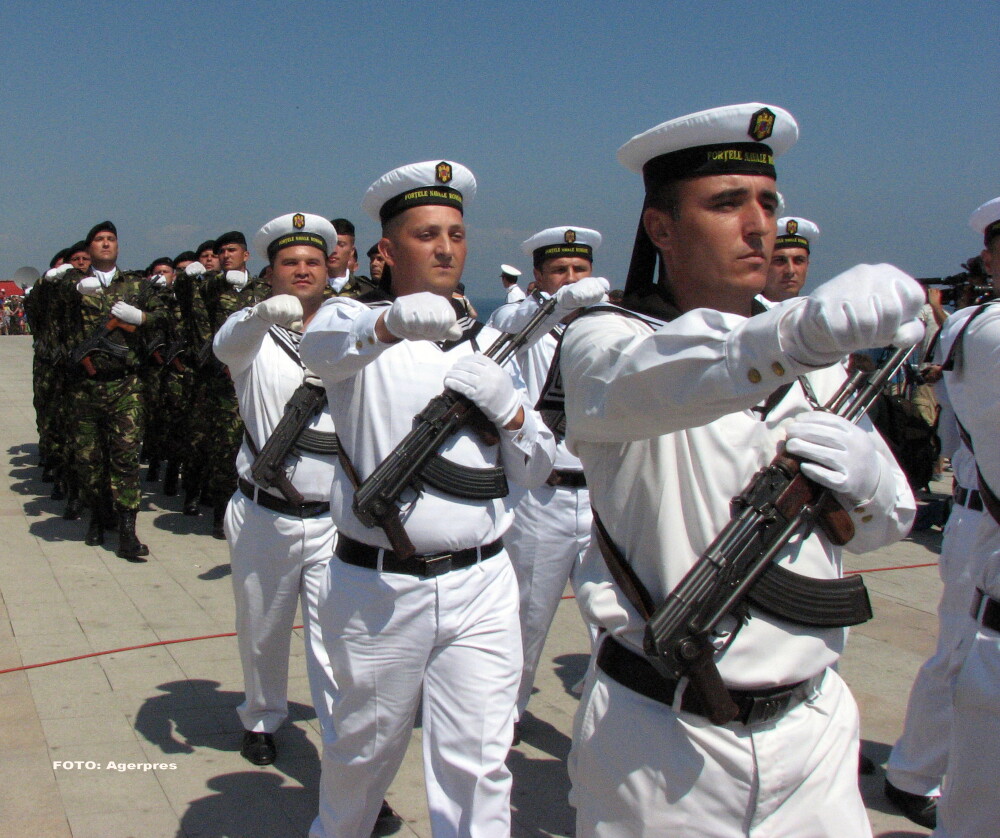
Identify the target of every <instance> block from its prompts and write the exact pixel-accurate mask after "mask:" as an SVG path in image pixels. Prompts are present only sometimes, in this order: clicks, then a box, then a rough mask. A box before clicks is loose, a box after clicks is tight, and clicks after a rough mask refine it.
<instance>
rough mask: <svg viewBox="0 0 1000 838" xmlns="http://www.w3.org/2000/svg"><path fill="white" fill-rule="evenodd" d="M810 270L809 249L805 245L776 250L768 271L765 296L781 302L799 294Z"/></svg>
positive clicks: (772, 300)
mask: <svg viewBox="0 0 1000 838" xmlns="http://www.w3.org/2000/svg"><path fill="white" fill-rule="evenodd" d="M808 272H809V251H808V250H806V249H805V248H804V247H782V248H780V249H779V250H776V251H774V255H773V256H772V257H771V266H770V267H769V268H768V271H767V284H766V285H765V286H764V296H765V297H767V299H769V300H770V301H771V302H772V303H780V302H784V301H785V300H790V299H791V298H792V297H797V296H799V292H801V291H802V286H803V285H805V284H806V274H807V273H808Z"/></svg>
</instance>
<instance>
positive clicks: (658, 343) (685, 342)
mask: <svg viewBox="0 0 1000 838" xmlns="http://www.w3.org/2000/svg"><path fill="white" fill-rule="evenodd" d="M803 302H804V298H801V297H799V298H795V299H793V300H789V301H787V302H785V303H781V304H779V305H776V306H775V307H774V308H772V309H770V310H769V311H766V312H762V313H761V314H758V315H756V316H755V317H750V318H746V317H741V316H740V315H737V314H728V313H725V312H720V311H715V310H713V309H695V310H693V311H689V312H687V313H685V314H683V315H681V316H680V317H678V318H677V319H676V320H673V321H671V322H670V323H667V324H665V325H664V326H662V327H661V328H659V329H657V330H656V331H653V330H652V329H651V328H650V327H649V326H648V325H647V324H645V323H644V322H642V321H639V320H637V319H635V318H631V317H626V316H622V315H618V314H613V313H609V314H593V315H589V316H585V317H580V318H578V319H577V320H575V321H574V322H573V323H571V324H570V326H569V327H568V328H567V330H566V335H565V337H564V338H563V346H562V350H561V366H562V377H563V384H564V387H565V390H566V415H567V419H568V425H567V428H568V434H567V441H568V443H569V446H570V450H571V451H573V448H574V445H575V443H576V442H577V441H581V440H588V441H593V442H633V441H636V440H640V439H650V438H653V437H657V436H661V435H662V434H666V433H672V432H673V431H678V430H682V429H685V428H693V427H698V426H700V425H705V424H707V423H709V422H711V421H713V420H715V419H718V418H719V417H720V416H725V415H727V414H729V413H734V412H736V411H739V410H743V409H745V408H749V407H752V406H753V405H755V404H757V403H759V402H760V401H761V400H762V399H764V398H766V397H767V395H768V394H769V393H771V392H773V391H774V390H776V389H777V388H778V387H780V386H782V385H783V384H785V383H787V382H789V381H791V380H793V379H794V377H795V376H796V375H799V374H801V373H804V372H808V371H810V370H812V369H815V368H814V367H808V366H805V365H802V364H799V363H798V362H796V361H793V360H792V359H791V358H789V357H788V356H787V355H786V354H785V352H784V351H783V349H782V346H781V341H780V338H779V334H778V322H779V320H780V318H781V317H782V315H783V314H784V313H785V312H786V311H787V310H788V307H789V306H790V305H801V304H802V303H803ZM574 453H575V452H574Z"/></svg>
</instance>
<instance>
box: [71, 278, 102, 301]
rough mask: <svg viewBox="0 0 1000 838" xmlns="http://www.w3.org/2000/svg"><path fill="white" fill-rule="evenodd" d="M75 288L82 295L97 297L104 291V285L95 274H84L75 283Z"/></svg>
mask: <svg viewBox="0 0 1000 838" xmlns="http://www.w3.org/2000/svg"><path fill="white" fill-rule="evenodd" d="M76 290H77V291H79V292H80V293H81V294H83V296H84V297H97V296H99V295H100V294H103V293H104V286H103V285H101V280H99V279H98V278H97V277H96V276H85V277H84V278H83V279H81V280H80V281H79V282H78V283H77V284H76Z"/></svg>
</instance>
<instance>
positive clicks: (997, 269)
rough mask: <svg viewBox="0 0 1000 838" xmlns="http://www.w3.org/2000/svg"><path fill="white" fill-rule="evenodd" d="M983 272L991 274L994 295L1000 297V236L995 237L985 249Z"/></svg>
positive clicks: (983, 253)
mask: <svg viewBox="0 0 1000 838" xmlns="http://www.w3.org/2000/svg"><path fill="white" fill-rule="evenodd" d="M981 255H982V257H983V270H984V271H986V273H987V274H989V277H990V285H992V286H993V293H994V294H998V295H1000V236H994V237H993V238H992V239H991V241H990V244H989V247H985V248H983V252H982V254H981Z"/></svg>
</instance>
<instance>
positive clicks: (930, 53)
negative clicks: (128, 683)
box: [0, 0, 1000, 298]
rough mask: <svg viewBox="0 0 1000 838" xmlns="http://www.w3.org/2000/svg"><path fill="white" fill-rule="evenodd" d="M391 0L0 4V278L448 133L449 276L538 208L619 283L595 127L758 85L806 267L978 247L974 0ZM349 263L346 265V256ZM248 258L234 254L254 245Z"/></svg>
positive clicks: (193, 228) (360, 174) (749, 92)
mask: <svg viewBox="0 0 1000 838" xmlns="http://www.w3.org/2000/svg"><path fill="white" fill-rule="evenodd" d="M764 10H765V7H764V6H761V5H759V4H753V5H751V4H742V3H735V2H710V0H706V2H667V0H663V1H662V2H637V3H623V4H616V3H610V2H605V3H593V2H589V0H578V2H573V3H562V2H550V3H522V2H505V3H502V4H501V3H491V2H478V3H471V2H394V1H393V0H384V2H381V3H332V2H317V1H316V0H303V2H285V3H280V4H279V3H269V2H268V3H264V2H258V3H252V2H242V3H237V2H213V3H198V2H194V3H186V4H164V3H153V2H116V3H86V2H78V0H62V2H53V0H37V1H36V2H33V3H25V2H15V1H14V0H4V2H3V3H2V5H0V18H2V19H0V101H2V102H3V108H2V109H0V120H2V126H3V131H2V136H3V141H2V143H0V277H7V276H10V275H12V274H13V272H14V271H15V270H16V269H17V268H19V267H21V266H22V265H35V266H37V267H40V268H41V267H44V265H45V264H47V262H48V259H49V257H50V256H51V254H52V253H53V252H55V251H56V250H58V249H59V248H60V247H63V246H66V245H68V244H70V243H72V242H73V241H75V240H76V239H78V238H81V237H82V236H83V234H84V233H85V232H86V230H87V229H88V228H89V227H90V226H91V225H92V224H93V223H95V222H97V221H100V220H103V219H104V218H111V219H113V220H114V221H115V223H116V224H117V225H118V228H119V234H120V238H121V244H122V257H121V263H122V265H123V266H125V267H136V268H138V267H144V266H145V265H146V264H147V263H148V262H149V261H150V260H151V259H152V258H153V257H156V256H160V255H164V254H167V255H175V254H176V253H178V252H179V251H181V250H184V249H187V248H190V247H193V246H194V245H195V244H197V243H198V242H200V241H201V240H202V239H205V238H208V237H209V236H212V235H214V234H217V233H220V232H223V231H225V230H230V229H242V230H243V231H244V232H246V233H247V236H248V238H249V237H250V235H252V233H253V232H254V231H256V229H257V228H258V227H260V226H261V225H262V224H263V223H264V222H265V221H267V220H268V219H270V218H272V217H274V216H276V215H279V214H281V213H285V212H292V211H298V210H302V211H306V212H317V213H321V214H324V215H327V216H330V217H333V216H340V215H342V216H346V217H348V218H351V219H352V220H354V221H355V223H356V224H357V226H358V232H359V236H358V245H359V250H361V251H362V252H363V251H364V250H365V249H366V248H367V247H368V245H369V244H371V243H373V242H374V241H375V240H376V239H377V235H378V233H377V228H376V226H375V224H373V223H372V222H371V221H370V220H369V219H367V218H366V217H364V216H362V214H361V210H360V202H361V197H362V195H363V193H364V190H365V189H366V187H367V186H368V184H369V183H371V182H372V181H373V180H375V179H376V178H377V177H378V176H379V175H381V174H382V173H383V172H385V171H387V170H388V169H390V168H393V167H395V166H398V165H401V164H404V163H409V162H414V161H417V160H424V159H431V158H444V157H447V158H451V159H454V160H458V161H460V162H462V163H464V164H466V165H467V166H469V167H470V168H471V169H472V170H473V172H474V173H475V174H476V176H477V179H478V181H479V196H478V197H477V199H476V201H475V203H474V204H473V205H472V206H471V207H470V208H469V209H468V211H467V215H466V219H467V223H468V225H469V230H470V253H469V260H468V262H467V265H466V274H465V282H466V285H467V287H468V289H469V292H470V293H471V294H472V295H473V297H474V298H475V297H477V296H479V297H492V296H496V294H497V292H498V289H499V284H498V282H497V278H496V277H497V273H498V266H499V264H500V263H501V262H511V263H513V264H515V265H519V266H520V267H521V268H522V269H524V270H527V269H528V268H529V267H530V263H529V260H528V259H527V258H526V257H524V256H523V255H521V253H520V249H519V244H520V242H521V241H522V240H523V239H525V238H527V237H528V236H529V235H530V234H531V233H533V232H535V231H537V230H539V229H541V228H543V227H549V226H555V225H560V224H573V225H580V226H588V227H594V228H596V229H598V230H600V231H601V232H602V233H603V234H604V237H605V244H604V246H603V247H602V249H601V250H599V251H598V253H597V258H596V263H595V272H596V273H600V274H604V275H606V276H608V277H609V278H610V279H611V280H612V284H613V285H621V284H622V283H623V281H624V275H625V270H626V266H627V263H628V257H629V253H630V250H631V245H632V238H633V235H634V232H635V224H636V220H637V216H638V211H639V206H640V202H641V184H640V182H639V178H638V177H637V176H636V175H633V174H631V173H630V172H628V171H627V170H625V169H624V168H623V167H621V166H620V165H619V164H618V163H617V162H616V161H615V152H616V150H617V148H618V147H619V146H620V145H621V144H622V143H623V142H625V141H626V140H627V139H629V138H630V137H631V136H632V135H634V134H636V133H639V132H641V131H643V130H645V129H647V128H649V127H651V126H653V125H655V124H657V123H659V122H662V121H664V120H666V119H671V118H673V117H676V116H680V115H682V114H685V113H688V112H691V111H694V110H700V109H702V108H705V107H711V106H713V105H722V104H730V103H733V102H742V101H762V102H768V103H773V104H776V105H780V106H782V107H784V108H786V109H788V110H789V111H791V113H792V114H793V115H794V116H795V117H796V119H797V120H798V122H799V125H800V129H801V139H800V141H799V143H798V144H797V145H796V146H795V147H794V148H792V149H791V150H790V151H789V152H788V153H787V154H786V155H785V156H783V157H782V158H779V161H778V171H779V175H778V188H779V189H780V190H781V191H782V192H783V193H784V195H785V196H786V200H787V202H788V211H789V212H790V213H792V214H797V215H803V216H805V217H808V218H811V219H812V220H814V221H816V222H817V223H818V224H819V226H820V228H821V230H822V239H821V241H820V243H819V244H818V246H816V247H815V248H814V251H813V267H812V272H811V274H810V285H814V284H815V283H816V282H818V281H820V280H821V279H824V278H827V277H829V276H832V275H833V274H835V273H837V272H838V271H840V270H843V269H845V268H847V267H849V266H851V265H853V264H855V263H857V262H861V261H868V262H880V261H888V262H893V263H895V264H897V265H899V266H900V267H902V268H903V269H904V270H907V271H909V272H911V273H914V274H916V275H919V276H928V275H940V274H942V273H945V274H947V273H954V272H956V271H957V270H959V263H960V262H962V261H964V260H965V259H966V258H967V257H969V256H971V255H973V254H975V253H977V252H978V250H979V248H980V247H981V242H980V241H979V240H978V239H977V236H976V235H975V234H974V233H973V232H972V231H971V230H970V229H969V228H968V226H967V219H968V216H969V214H970V213H971V211H972V210H973V209H975V207H977V206H978V205H979V204H981V203H982V202H984V201H986V200H988V199H990V198H993V197H996V196H997V195H1000V176H998V173H997V162H996V158H997V152H998V149H1000V130H998V129H1000V101H998V100H1000V94H998V93H997V81H998V70H1000V60H998V59H1000V22H998V20H1000V15H998V14H997V10H996V5H995V3H986V2H968V3H963V4H951V3H940V2H934V3H930V2H868V3H856V2H842V3H831V2H823V3H814V2H808V0H806V1H804V2H799V3H795V4H787V3H786V4H781V5H775V6H774V7H773V8H771V9H770V10H769V11H768V12H766V13H765V11H764ZM362 264H363V265H364V264H366V262H365V260H362ZM255 265H256V266H257V267H259V266H260V263H259V262H255Z"/></svg>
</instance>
